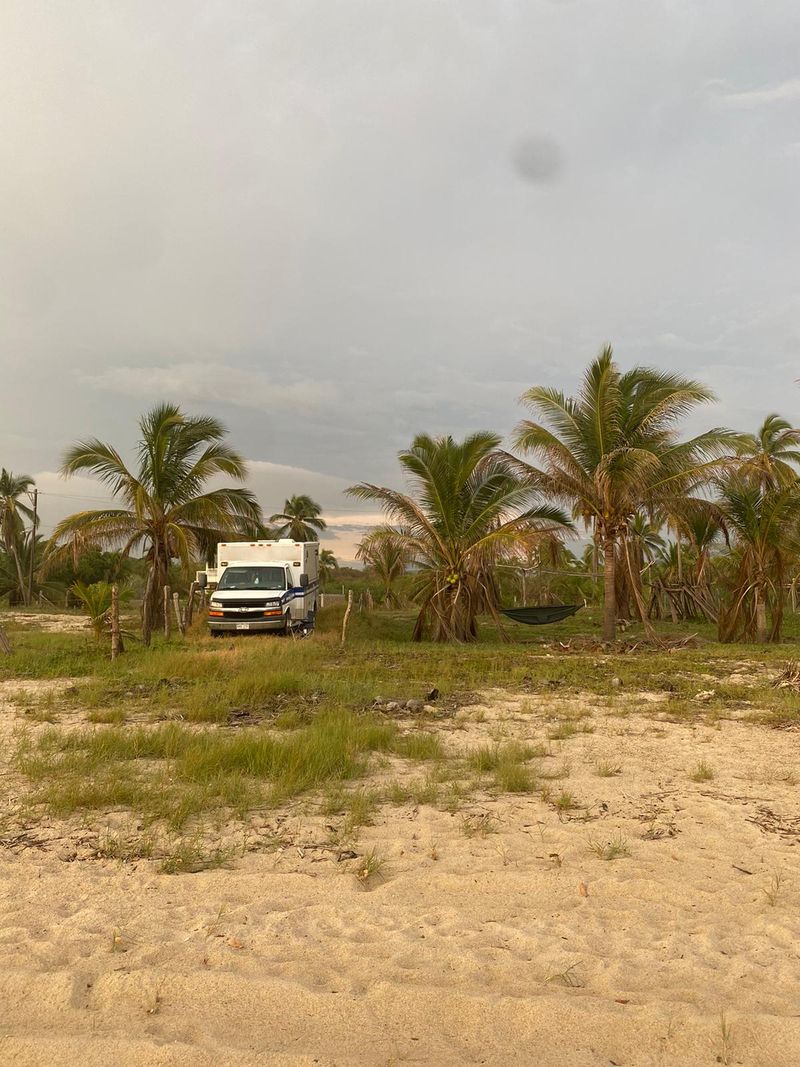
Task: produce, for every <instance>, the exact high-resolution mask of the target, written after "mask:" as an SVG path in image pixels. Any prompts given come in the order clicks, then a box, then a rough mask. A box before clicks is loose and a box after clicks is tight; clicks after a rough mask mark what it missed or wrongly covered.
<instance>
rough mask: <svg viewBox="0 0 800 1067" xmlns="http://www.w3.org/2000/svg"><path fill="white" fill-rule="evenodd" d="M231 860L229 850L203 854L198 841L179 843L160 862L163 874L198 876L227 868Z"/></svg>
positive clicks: (217, 849)
mask: <svg viewBox="0 0 800 1067" xmlns="http://www.w3.org/2000/svg"><path fill="white" fill-rule="evenodd" d="M230 860H231V850H230V849H223V848H216V849H214V850H213V851H212V852H204V851H203V848H202V845H201V843H200V842H199V841H197V840H193V841H181V842H180V843H179V844H178V845H177V847H176V848H175V850H174V851H173V852H172V853H170V855H168V856H165V857H164V859H163V860H162V862H161V872H162V873H163V874H198V873H199V872H200V871H212V870H215V869H217V868H219V867H227V866H228V865H229V863H230Z"/></svg>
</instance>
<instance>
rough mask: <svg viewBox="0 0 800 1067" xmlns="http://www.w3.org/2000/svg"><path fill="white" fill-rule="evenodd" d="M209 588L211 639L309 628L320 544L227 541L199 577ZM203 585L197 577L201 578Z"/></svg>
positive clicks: (314, 609) (316, 594)
mask: <svg viewBox="0 0 800 1067" xmlns="http://www.w3.org/2000/svg"><path fill="white" fill-rule="evenodd" d="M200 575H202V576H204V577H205V581H206V584H207V585H208V586H210V587H213V588H212V592H211V599H210V603H209V616H208V624H209V629H210V630H211V632H212V633H225V632H229V631H248V630H252V631H263V630H279V631H283V632H285V631H288V630H293V629H299V628H302V627H309V626H313V624H314V618H315V616H316V613H317V603H318V600H319V542H318V541H292V540H290V539H288V538H285V539H282V540H280V541H227V542H221V543H220V544H218V545H217V565H216V567H209V568H208V570H206V571H201V572H200ZM201 581H202V577H201Z"/></svg>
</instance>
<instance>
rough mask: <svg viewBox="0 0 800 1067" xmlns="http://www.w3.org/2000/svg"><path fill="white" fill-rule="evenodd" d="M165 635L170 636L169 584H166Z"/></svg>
mask: <svg viewBox="0 0 800 1067" xmlns="http://www.w3.org/2000/svg"><path fill="white" fill-rule="evenodd" d="M164 637H169V586H168V585H165V586H164Z"/></svg>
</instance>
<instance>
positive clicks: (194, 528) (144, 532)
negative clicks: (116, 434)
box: [49, 404, 261, 641]
mask: <svg viewBox="0 0 800 1067" xmlns="http://www.w3.org/2000/svg"><path fill="white" fill-rule="evenodd" d="M139 428H140V431H141V439H140V441H139V445H138V463H137V468H136V471H135V472H133V471H132V470H130V469H129V468H128V466H127V465H126V464H125V462H124V460H123V459H122V457H121V456H120V454H119V452H117V450H116V449H115V448H113V447H112V446H111V445H108V444H105V443H104V442H102V441H98V440H97V439H96V438H92V439H90V440H86V441H81V442H79V443H78V444H76V445H74V446H73V447H72V448H70V449H69V450H68V451H67V453H66V455H65V457H64V462H63V465H62V468H61V471H62V474H64V475H65V476H67V477H69V476H70V475H73V474H78V473H79V472H82V471H84V472H86V473H88V474H92V475H94V476H95V477H97V478H99V480H100V481H101V482H103V483H104V484H105V485H106V486H108V488H109V489H110V490H111V493H112V495H113V496H114V497H116V498H117V499H118V500H119V501H120V503H121V505H122V506H121V507H118V508H114V507H108V508H101V509H97V510H93V511H81V512H78V513H77V514H75V515H71V516H69V518H66V519H64V520H63V521H62V522H60V523H59V524H58V526H57V527H56V529H55V531H54V532H53V537H52V544H53V546H54V551H53V552H52V553H51V555H50V559H49V563H50V565H51V566H52V565H54V564H56V563H57V562H59V561H60V560H61V559H63V558H65V557H66V556H67V555H69V554H70V553H73V554H74V555H76V556H77V554H78V553H79V552H80V550H81V549H82V548H84V547H86V546H92V547H98V548H114V547H117V546H119V547H120V548H121V551H122V556H123V557H125V556H127V555H128V554H129V553H131V552H133V551H134V550H135V549H140V550H142V551H143V553H144V554H145V556H146V558H147V560H148V562H149V568H148V577H147V585H146V588H145V595H144V601H143V604H142V629H143V634H144V638H145V641H149V638H150V633H151V631H152V629H153V628H154V627H155V626H156V625H158V623H159V621H160V618H161V612H162V608H161V605H162V602H163V601H162V587H163V586H164V584H165V582H166V578H167V570H168V567H169V564H170V561H171V560H173V559H177V560H179V561H180V562H181V563H182V564H183V565H184V566H185V568H186V569H187V570H188V569H189V567H190V565H191V562H192V560H193V559H197V558H198V556H199V554H200V552H201V551H202V549H203V547H204V546H205V545H207V544H208V542H209V541H210V540H212V539H216V540H218V541H222V540H225V539H226V538H227V537H229V536H230V535H240V536H245V537H249V536H251V534H252V531H253V530H254V529H255V528H256V527H257V526H258V525H259V523H260V521H261V509H260V508H259V506H258V503H257V501H256V499H255V497H254V496H253V494H252V493H251V492H250V490H249V489H244V488H233V487H222V488H218V489H208V490H206V489H205V486H206V484H207V483H208V481H209V480H210V479H212V478H215V477H216V476H217V475H220V474H224V475H227V476H228V477H231V478H236V479H237V480H241V479H243V478H244V477H245V474H246V465H245V462H244V460H243V459H242V457H241V456H240V455H239V453H238V452H234V451H233V449H231V448H230V447H229V446H228V445H226V444H224V443H223V438H224V437H225V429H224V427H223V426H222V424H221V423H220V422H218V420H217V419H214V418H211V417H209V416H189V415H184V414H183V412H182V411H181V410H180V408H178V407H177V406H176V405H174V404H158V405H157V406H156V407H154V408H153V409H152V410H151V411H149V412H148V413H147V414H146V415H144V416H142V418H141V419H140V421H139Z"/></svg>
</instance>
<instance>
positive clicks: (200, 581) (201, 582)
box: [197, 571, 208, 589]
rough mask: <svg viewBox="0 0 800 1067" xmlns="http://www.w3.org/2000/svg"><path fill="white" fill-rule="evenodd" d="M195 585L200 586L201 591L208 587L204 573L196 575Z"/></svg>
mask: <svg viewBox="0 0 800 1067" xmlns="http://www.w3.org/2000/svg"><path fill="white" fill-rule="evenodd" d="M197 584H198V585H199V586H200V588H201V589H205V588H206V586H207V585H208V575H207V574H206V572H205V571H202V572H201V573H200V574H198V576H197Z"/></svg>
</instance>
